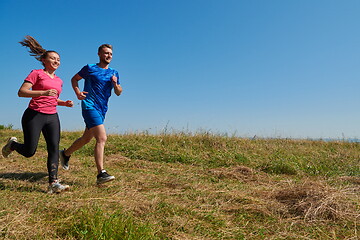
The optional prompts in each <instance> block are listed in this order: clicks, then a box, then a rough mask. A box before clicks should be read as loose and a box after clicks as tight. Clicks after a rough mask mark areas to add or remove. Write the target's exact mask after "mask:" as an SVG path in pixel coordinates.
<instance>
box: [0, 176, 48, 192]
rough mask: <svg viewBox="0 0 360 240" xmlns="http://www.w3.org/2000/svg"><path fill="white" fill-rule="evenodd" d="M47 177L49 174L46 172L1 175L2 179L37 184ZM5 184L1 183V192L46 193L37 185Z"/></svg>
mask: <svg viewBox="0 0 360 240" xmlns="http://www.w3.org/2000/svg"><path fill="white" fill-rule="evenodd" d="M46 176H47V173H44V172H37V173H33V172H24V173H0V179H10V180H21V181H28V182H37V181H40V180H41V179H43V178H44V177H46ZM17 185H18V184H10V185H9V184H4V183H2V182H0V190H6V189H10V190H16V191H21V192H46V191H45V190H44V189H40V188H39V186H38V185H37V184H31V185H28V184H25V185H24V184H21V186H17Z"/></svg>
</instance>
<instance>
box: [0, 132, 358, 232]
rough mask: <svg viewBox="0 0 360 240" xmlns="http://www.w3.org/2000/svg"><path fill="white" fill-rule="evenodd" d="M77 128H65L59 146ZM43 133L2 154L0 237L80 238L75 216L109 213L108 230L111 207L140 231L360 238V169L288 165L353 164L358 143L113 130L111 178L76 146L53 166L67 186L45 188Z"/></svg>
mask: <svg viewBox="0 0 360 240" xmlns="http://www.w3.org/2000/svg"><path fill="white" fill-rule="evenodd" d="M0 131H2V130H0ZM9 134H15V135H16V136H17V137H18V138H20V139H21V133H20V132H16V131H10V130H4V131H3V132H1V134H0V143H2V144H3V143H4V141H5V140H6V136H8V135H9ZM76 136H78V135H77V133H64V134H63V138H62V145H64V146H66V145H67V144H69V143H70V142H71V141H72V140H73V139H75V138H76ZM41 141H42V142H41V144H40V147H39V150H38V152H37V154H36V155H35V156H34V157H33V158H30V159H25V158H23V157H21V156H19V155H18V154H17V153H14V154H12V155H11V157H10V158H8V159H1V161H3V163H4V164H2V165H1V166H0V198H1V199H2V201H1V203H0V238H4V239H79V238H80V237H79V235H76V234H75V230H76V226H80V228H81V227H84V226H83V225H79V224H80V223H81V222H84V221H85V224H89V223H91V219H96V218H100V219H105V220H106V222H109V223H110V226H109V227H108V228H110V229H111V228H114V227H115V225H116V224H117V223H113V222H111V216H116V215H117V214H121V215H123V216H124V217H125V219H130V220H131V221H130V223H127V224H128V225H129V224H130V225H133V224H137V225H139V226H140V227H141V226H145V227H146V228H147V229H148V230H149V231H148V232H150V233H149V234H148V235H147V236H148V238H146V239H358V238H359V234H358V231H359V230H360V229H359V226H358V221H359V219H360V215H359V212H360V211H359V209H360V206H359V200H360V185H359V183H360V181H359V176H352V175H340V174H339V175H337V174H335V173H333V174H331V175H330V176H327V174H318V175H313V174H310V173H308V172H306V171H305V170H304V171H303V170H302V169H303V168H297V167H294V166H296V165H297V164H298V165H299V166H300V165H303V164H304V162H305V160H304V158H305V157H306V158H307V159H308V161H309V163H308V164H309V165H311V164H312V165H311V166H312V167H313V168H314V169H318V170H319V171H320V172H321V171H323V170H322V166H321V165H320V164H316V162H318V163H321V162H323V161H322V160H321V159H319V158H318V159H317V158H316V157H324V156H326V158H328V159H330V161H334V162H335V160H336V159H338V158H341V159H343V164H347V162H350V163H351V164H353V162H354V161H355V160H353V159H355V158H357V157H358V154H359V153H358V150H359V148H358V147H357V146H356V145H349V144H343V143H334V144H331V143H329V144H325V143H323V142H309V141H295V140H294V141H292V140H278V139H275V140H255V141H251V140H246V139H226V138H223V137H218V136H214V138H212V137H211V136H204V138H203V139H202V140H201V136H183V135H180V136H179V135H176V136H159V137H157V136H147V135H141V136H139V135H125V136H110V137H109V143H108V145H107V156H106V163H105V166H106V168H107V169H108V171H109V172H110V173H111V174H113V175H115V176H116V180H115V181H114V182H112V183H110V184H108V185H106V186H104V187H97V186H96V185H95V184H94V183H95V176H96V173H95V167H94V163H93V158H92V157H91V152H90V151H91V147H89V149H87V148H85V149H83V151H82V152H79V153H77V154H74V156H73V157H72V159H71V162H70V164H71V165H70V170H69V171H63V170H60V171H59V176H60V177H61V179H62V180H63V182H65V183H67V184H69V185H71V191H69V192H66V193H64V194H59V195H49V194H46V193H45V190H46V183H47V176H46V165H45V162H46V151H45V148H44V143H43V140H41ZM184 141H185V143H191V144H193V145H190V144H184ZM131 143H132V144H134V145H130V144H131ZM2 144H1V145H2ZM140 146H141V147H140ZM281 146H283V147H282V148H281ZM173 150H174V151H173ZM236 151H237V152H236ZM336 151H339V152H341V154H338V153H336ZM154 152H156V154H157V155H156V154H155V153H154ZM181 153H184V155H181ZM161 154H163V155H161ZM134 156H137V157H134ZM171 156H173V157H175V159H177V160H176V161H173V160H172V159H171ZM186 156H187V157H186ZM229 156H230V157H229ZM276 156H278V157H276ZM344 156H345V157H344ZM196 159H199V161H198V162H196V161H195V160H196ZM214 159H218V161H219V162H221V164H219V162H214ZM281 159H282V160H281ZM283 159H290V160H289V161H290V162H289V163H288V162H287V163H286V164H289V166H290V167H292V168H291V169H295V170H296V174H287V173H283V174H277V173H275V172H276V166H278V165H271V164H272V163H273V162H276V164H279V163H281V161H283ZM291 159H295V160H296V161H293V162H291ZM344 159H345V160H344ZM346 159H348V160H346ZM5 163H6V164H5ZM269 166H270V167H271V168H269ZM264 169H266V171H264ZM269 169H271V171H268V170H269ZM280 169H282V168H280ZM286 171H287V170H286ZM311 171H312V170H311ZM75 223H76V224H78V225H76V226H75V225H74V224H75ZM111 224H113V225H111ZM96 227H97V226H96ZM81 229H82V231H84V229H83V228H81ZM100 230H101V229H100ZM105 230H106V229H105ZM127 239H130V238H127ZM134 239H135V238H134ZM144 239H145V238H144Z"/></svg>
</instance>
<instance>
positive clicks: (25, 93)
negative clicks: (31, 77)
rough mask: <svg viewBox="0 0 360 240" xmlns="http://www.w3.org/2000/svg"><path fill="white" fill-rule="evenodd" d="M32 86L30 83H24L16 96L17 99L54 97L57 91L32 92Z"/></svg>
mask: <svg viewBox="0 0 360 240" xmlns="http://www.w3.org/2000/svg"><path fill="white" fill-rule="evenodd" d="M32 86H33V84H32V83H31V82H27V81H25V82H24V83H23V84H22V85H21V87H20V89H19V91H18V96H19V97H28V98H32V97H40V96H56V95H57V91H56V90H55V89H49V90H32V89H31V88H32Z"/></svg>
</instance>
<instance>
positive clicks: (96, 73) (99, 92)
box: [78, 64, 120, 117]
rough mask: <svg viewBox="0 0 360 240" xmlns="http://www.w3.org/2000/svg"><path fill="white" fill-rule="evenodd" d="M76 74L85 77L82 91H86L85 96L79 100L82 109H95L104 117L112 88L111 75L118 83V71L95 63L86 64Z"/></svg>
mask: <svg viewBox="0 0 360 240" xmlns="http://www.w3.org/2000/svg"><path fill="white" fill-rule="evenodd" d="M78 74H79V75H80V77H82V78H83V79H85V84H84V91H85V92H88V94H86V98H85V99H84V100H82V102H81V107H82V109H83V110H90V109H95V110H97V111H99V112H100V113H101V114H102V115H103V116H104V117H105V114H106V111H107V109H108V101H109V97H110V96H111V90H112V89H113V88H114V86H113V84H112V81H111V77H112V76H113V75H115V76H116V77H117V83H118V84H120V77H119V73H118V71H116V70H115V69H113V68H110V67H109V68H108V69H104V68H100V67H99V66H98V65H97V64H88V65H86V66H84V67H83V68H82V69H81V70H80V71H79V72H78Z"/></svg>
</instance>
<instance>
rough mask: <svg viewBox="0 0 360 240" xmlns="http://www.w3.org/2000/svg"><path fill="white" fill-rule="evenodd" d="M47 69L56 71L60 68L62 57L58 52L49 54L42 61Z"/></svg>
mask: <svg viewBox="0 0 360 240" xmlns="http://www.w3.org/2000/svg"><path fill="white" fill-rule="evenodd" d="M42 63H43V64H44V67H45V69H47V70H53V71H55V70H56V69H57V68H58V67H59V66H60V56H59V54H57V53H56V52H49V53H48V54H47V56H46V57H45V58H43V59H42Z"/></svg>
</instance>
